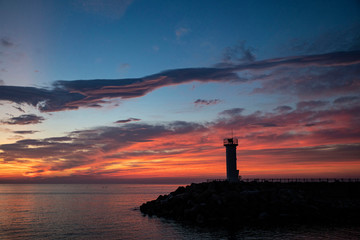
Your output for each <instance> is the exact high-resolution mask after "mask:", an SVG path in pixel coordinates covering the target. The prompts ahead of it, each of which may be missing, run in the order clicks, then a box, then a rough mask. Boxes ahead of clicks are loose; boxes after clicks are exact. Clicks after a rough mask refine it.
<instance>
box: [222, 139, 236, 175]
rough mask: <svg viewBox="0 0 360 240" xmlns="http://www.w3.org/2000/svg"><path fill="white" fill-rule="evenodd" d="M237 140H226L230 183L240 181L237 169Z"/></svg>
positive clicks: (227, 170)
mask: <svg viewBox="0 0 360 240" xmlns="http://www.w3.org/2000/svg"><path fill="white" fill-rule="evenodd" d="M237 145H238V140H237V138H225V139H224V146H225V147H226V179H227V180H228V181H229V182H238V181H239V170H237V169H236V147H237Z"/></svg>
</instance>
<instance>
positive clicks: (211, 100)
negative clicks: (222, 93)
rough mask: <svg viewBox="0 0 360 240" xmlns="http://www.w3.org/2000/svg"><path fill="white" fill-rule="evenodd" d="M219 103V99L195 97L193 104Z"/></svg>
mask: <svg viewBox="0 0 360 240" xmlns="http://www.w3.org/2000/svg"><path fill="white" fill-rule="evenodd" d="M219 103H221V100H220V99H210V100H205V99H197V100H196V101H194V104H195V105H216V104H219Z"/></svg>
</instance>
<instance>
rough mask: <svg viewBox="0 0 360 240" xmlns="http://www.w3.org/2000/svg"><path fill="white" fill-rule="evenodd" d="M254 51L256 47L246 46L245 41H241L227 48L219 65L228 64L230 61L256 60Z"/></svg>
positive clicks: (232, 62) (231, 62)
mask: <svg viewBox="0 0 360 240" xmlns="http://www.w3.org/2000/svg"><path fill="white" fill-rule="evenodd" d="M254 51H255V49H254V48H252V47H246V46H245V41H240V42H238V43H237V44H236V45H235V46H233V47H227V48H226V49H225V51H224V56H223V63H220V64H218V66H226V65H227V64H229V63H230V64H234V63H249V62H254V61H255V58H256V57H255V54H254Z"/></svg>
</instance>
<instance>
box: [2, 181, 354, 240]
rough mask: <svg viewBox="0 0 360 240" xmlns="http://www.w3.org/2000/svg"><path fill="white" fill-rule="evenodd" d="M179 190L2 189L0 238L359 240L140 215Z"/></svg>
mask: <svg viewBox="0 0 360 240" xmlns="http://www.w3.org/2000/svg"><path fill="white" fill-rule="evenodd" d="M176 188H177V186H176V185H135V184H134V185H131V184H129V185H126V184H109V185H100V184H99V185H97V184H91V185H86V184H80V185H77V184H68V185H56V184H49V185H46V184H44V185H31V184H29V185H0V239H274V238H276V239H329V237H330V236H331V239H344V237H345V238H346V239H355V238H354V236H359V235H360V230H359V229H356V228H351V227H348V228H345V227H343V228H332V229H331V228H301V227H294V228H293V229H291V228H286V229H281V228H279V229H256V228H244V229H242V230H240V231H237V232H231V231H227V230H224V229H205V228H196V227H191V226H187V225H184V224H179V223H177V222H175V221H171V220H165V219H160V218H157V217H152V218H150V217H147V216H146V217H144V216H143V215H142V214H141V213H140V211H134V210H133V209H134V207H138V206H140V205H141V203H143V202H146V201H149V200H152V199H155V198H157V196H158V195H160V194H164V193H169V192H171V191H174V190H175V189H176Z"/></svg>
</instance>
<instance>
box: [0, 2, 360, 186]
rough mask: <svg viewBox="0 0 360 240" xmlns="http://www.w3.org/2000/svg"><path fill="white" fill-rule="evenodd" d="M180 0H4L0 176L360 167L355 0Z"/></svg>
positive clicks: (149, 175)
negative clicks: (228, 147) (232, 148)
mask: <svg viewBox="0 0 360 240" xmlns="http://www.w3.org/2000/svg"><path fill="white" fill-rule="evenodd" d="M90 2H91V3H92V4H90ZM185 2H186V4H183V1H136V0H134V1H131V0H128V1H109V5H106V6H104V5H103V3H102V2H101V1H81V0H79V1H4V2H1V3H0V5H1V6H0V29H1V30H0V70H1V71H0V109H1V110H0V121H1V125H0V183H1V182H62V181H66V182H81V181H84V182H86V181H90V182H91V181H94V182H96V181H105V180H109V181H110V180H111V181H114V182H116V181H118V182H121V181H124V180H129V179H143V180H144V181H151V179H163V181H164V182H166V181H167V180H166V179H186V178H192V179H201V180H204V179H210V178H212V179H217V178H224V177H225V169H226V168H225V148H224V146H223V142H222V140H223V138H227V137H231V134H233V136H234V137H236V138H238V140H239V146H238V148H237V159H238V160H237V164H238V169H239V172H240V175H241V176H242V177H243V178H246V177H250V178H252V177H260V178H268V177H286V178H297V177H299V178H302V177H304V178H305V177H315V178H327V177H328V178H333V177H340V178H351V177H360V45H359V36H360V25H359V23H360V14H359V12H360V11H359V10H360V5H359V2H357V1H346V4H345V3H342V2H341V1H330V2H327V3H326V6H324V4H323V2H322V1H315V2H313V1H284V2H282V5H281V6H282V8H281V9H280V8H278V7H277V6H275V5H277V4H274V3H271V1H224V2H222V1H194V2H193V1H185ZM310 5H311V6H310ZM55 10H56V11H55ZM22 12H25V13H24V14H21V13H22ZM55 12H56V13H55ZM15 20H16V21H15Z"/></svg>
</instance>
